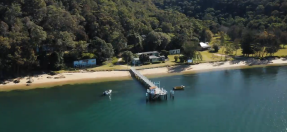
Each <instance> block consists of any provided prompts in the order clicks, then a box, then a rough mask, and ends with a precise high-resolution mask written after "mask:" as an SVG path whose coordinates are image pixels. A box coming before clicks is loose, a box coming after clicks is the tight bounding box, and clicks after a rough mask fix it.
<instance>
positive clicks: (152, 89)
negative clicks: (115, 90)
mask: <svg viewBox="0 0 287 132" xmlns="http://www.w3.org/2000/svg"><path fill="white" fill-rule="evenodd" d="M130 69H131V72H132V73H133V74H134V76H135V77H136V79H138V80H139V81H140V82H142V83H143V84H144V85H145V86H146V87H147V88H148V89H147V93H148V94H149V95H150V96H149V97H151V98H152V99H156V98H159V97H161V96H163V97H164V98H165V99H167V97H166V96H167V91H166V90H165V89H163V88H160V86H156V85H155V83H153V82H152V81H150V80H149V79H148V78H146V77H145V76H143V75H142V74H141V73H140V72H138V71H137V70H136V69H135V68H133V67H131V68H130Z"/></svg>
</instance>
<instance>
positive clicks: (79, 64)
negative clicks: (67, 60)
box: [74, 59, 97, 67]
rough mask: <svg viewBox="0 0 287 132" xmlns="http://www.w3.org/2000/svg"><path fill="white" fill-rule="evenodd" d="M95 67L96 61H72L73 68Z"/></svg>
mask: <svg viewBox="0 0 287 132" xmlns="http://www.w3.org/2000/svg"><path fill="white" fill-rule="evenodd" d="M96 65H97V60H96V59H86V60H78V61H74V67H91V66H96Z"/></svg>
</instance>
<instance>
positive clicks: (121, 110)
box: [0, 67, 287, 132]
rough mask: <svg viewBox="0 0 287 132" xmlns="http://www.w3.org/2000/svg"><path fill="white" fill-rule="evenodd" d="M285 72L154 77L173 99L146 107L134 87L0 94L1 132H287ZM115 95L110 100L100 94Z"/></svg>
mask: <svg viewBox="0 0 287 132" xmlns="http://www.w3.org/2000/svg"><path fill="white" fill-rule="evenodd" d="M286 68H287V67H268V68H255V69H242V70H226V71H214V72H206V73H198V74H190V75H177V76H169V77H157V78H151V80H153V81H161V85H162V86H163V87H165V88H166V89H171V87H173V86H177V85H185V86H186V90H184V91H176V93H175V99H174V100H170V99H169V98H168V100H167V101H160V102H153V103H146V102H145V91H146V89H145V88H143V87H142V86H141V85H140V84H139V83H138V82H137V81H136V80H128V81H115V82H102V83H96V84H78V85H65V86H59V87H55V88H51V89H36V90H28V91H13V92H3V93H0V131H1V132H116V131H125V132H135V131H136V132H147V131H149V132H179V131H180V132H286V131H287V97H286V96H287V86H286V84H287V76H286V75H287V69H286ZM106 89H112V90H113V95H112V97H111V98H109V97H102V96H100V94H101V93H102V92H103V91H104V90H106Z"/></svg>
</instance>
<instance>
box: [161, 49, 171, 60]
mask: <svg viewBox="0 0 287 132" xmlns="http://www.w3.org/2000/svg"><path fill="white" fill-rule="evenodd" d="M160 54H161V55H164V56H165V58H168V55H169V52H168V51H166V50H162V51H161V52H160Z"/></svg>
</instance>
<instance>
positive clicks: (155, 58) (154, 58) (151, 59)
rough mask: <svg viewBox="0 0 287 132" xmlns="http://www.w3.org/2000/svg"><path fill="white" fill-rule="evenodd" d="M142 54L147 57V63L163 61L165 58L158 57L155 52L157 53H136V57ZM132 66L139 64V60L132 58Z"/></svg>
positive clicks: (157, 53)
mask: <svg viewBox="0 0 287 132" xmlns="http://www.w3.org/2000/svg"><path fill="white" fill-rule="evenodd" d="M142 54H146V55H147V56H149V62H151V63H156V62H162V61H165V57H164V56H160V54H159V52H157V51H150V52H142V53H137V55H138V56H140V55H142ZM132 64H133V65H139V64H141V62H140V59H139V58H133V60H132Z"/></svg>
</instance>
